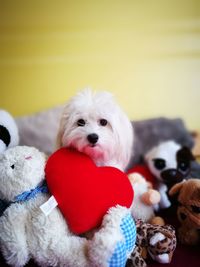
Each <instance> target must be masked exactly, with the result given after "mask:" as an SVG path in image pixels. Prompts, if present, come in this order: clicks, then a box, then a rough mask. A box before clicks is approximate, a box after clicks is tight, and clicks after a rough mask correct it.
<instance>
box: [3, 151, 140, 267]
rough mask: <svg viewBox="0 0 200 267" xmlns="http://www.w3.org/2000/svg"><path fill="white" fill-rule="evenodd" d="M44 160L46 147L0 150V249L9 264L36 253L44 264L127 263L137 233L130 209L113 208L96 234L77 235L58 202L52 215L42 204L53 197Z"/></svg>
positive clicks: (105, 266) (76, 266) (84, 266)
mask: <svg viewBox="0 0 200 267" xmlns="http://www.w3.org/2000/svg"><path fill="white" fill-rule="evenodd" d="M45 161H46V159H45V155H44V154H43V153H41V152H40V151H38V150H37V149H36V148H33V147H27V146H16V147H13V148H9V149H7V150H6V151H5V152H4V153H2V154H0V184H1V187H0V199H1V200H2V203H4V205H2V206H1V207H4V209H3V210H2V212H1V213H0V232H1V235H0V249H1V252H2V254H3V256H4V258H5V260H6V262H7V264H9V265H11V266H15V267H21V266H25V265H26V263H27V262H28V261H29V259H30V258H32V259H33V260H34V261H35V262H36V263H37V264H38V265H39V266H59V267H61V266H68V267H91V266H96V267H108V266H109V267H114V266H118V267H122V266H125V264H126V259H127V257H128V255H129V254H130V253H131V252H132V250H133V247H134V244H135V238H136V232H135V225H133V224H134V223H132V220H130V218H131V215H130V213H129V211H128V209H126V208H124V207H121V206H117V207H113V208H111V209H110V210H109V211H108V213H107V214H106V215H105V216H104V218H103V222H102V225H101V227H100V229H99V230H98V231H97V232H96V233H95V234H94V236H93V237H92V239H91V240H88V239H86V238H85V237H79V236H77V235H74V234H73V233H72V232H70V230H69V229H68V226H67V223H66V221H65V219H64V217H63V215H62V214H61V212H60V210H59V209H58V208H54V209H53V210H52V212H51V213H50V214H49V215H48V216H46V215H45V214H44V213H43V212H42V210H41V209H40V206H41V205H42V204H44V203H45V202H46V201H47V200H48V199H49V197H50V195H49V194H48V192H47V187H46V185H45V183H44V167H45ZM125 228H126V229H125ZM133 229H134V231H132V230H133ZM128 230H131V233H132V234H131V235H129V234H127V231H128ZM119 260H120V261H119Z"/></svg>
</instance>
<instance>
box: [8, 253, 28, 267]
mask: <svg viewBox="0 0 200 267" xmlns="http://www.w3.org/2000/svg"><path fill="white" fill-rule="evenodd" d="M6 254H7V255H5V254H4V256H5V259H6V262H7V263H8V264H9V265H11V266H13V267H23V266H25V265H26V264H27V262H28V261H29V258H28V255H27V254H26V253H24V252H23V251H22V250H20V251H17V252H10V253H6Z"/></svg>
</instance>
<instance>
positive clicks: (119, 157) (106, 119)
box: [57, 89, 133, 170]
mask: <svg viewBox="0 0 200 267" xmlns="http://www.w3.org/2000/svg"><path fill="white" fill-rule="evenodd" d="M57 140H58V147H62V146H64V147H74V148H75V149H77V150H78V151H80V152H83V153H85V154H87V155H88V156H90V157H91V158H92V159H93V160H94V162H95V163H96V165H97V166H113V167H117V168H119V169H121V170H124V169H125V168H126V166H127V164H128V162H129V160H130V156H131V152H132V144H133V128H132V125H131V122H130V121H129V119H128V118H127V116H126V115H125V113H124V112H123V111H122V110H121V109H120V107H119V106H118V105H117V104H116V102H115V101H114V99H113V97H112V95H111V94H110V93H108V92H98V93H93V92H92V91H91V90H90V89H86V90H84V91H82V92H80V93H79V94H77V95H76V96H75V97H74V98H72V99H71V100H70V101H69V103H68V104H67V105H66V107H65V108H64V112H63V115H62V118H61V122H60V129H59V133H58V138H57Z"/></svg>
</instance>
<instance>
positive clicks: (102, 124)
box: [99, 119, 108, 126]
mask: <svg viewBox="0 0 200 267" xmlns="http://www.w3.org/2000/svg"><path fill="white" fill-rule="evenodd" d="M99 123H100V125H101V126H106V125H107V124H108V121H107V120H105V119H101V120H100V121H99Z"/></svg>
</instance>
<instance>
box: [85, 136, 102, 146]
mask: <svg viewBox="0 0 200 267" xmlns="http://www.w3.org/2000/svg"><path fill="white" fill-rule="evenodd" d="M98 139H99V137H98V135H97V134H95V133H92V134H89V135H88V136H87V140H88V141H89V142H90V143H91V144H93V145H94V144H96V142H97V141H98Z"/></svg>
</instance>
